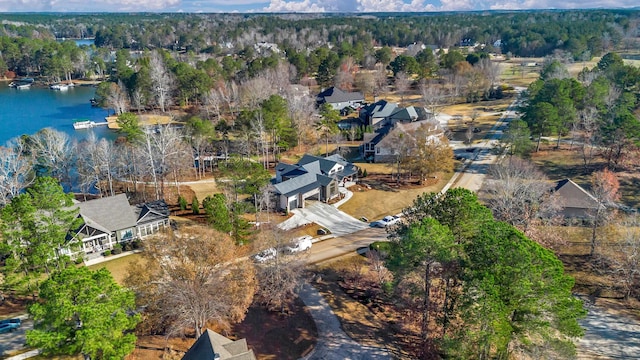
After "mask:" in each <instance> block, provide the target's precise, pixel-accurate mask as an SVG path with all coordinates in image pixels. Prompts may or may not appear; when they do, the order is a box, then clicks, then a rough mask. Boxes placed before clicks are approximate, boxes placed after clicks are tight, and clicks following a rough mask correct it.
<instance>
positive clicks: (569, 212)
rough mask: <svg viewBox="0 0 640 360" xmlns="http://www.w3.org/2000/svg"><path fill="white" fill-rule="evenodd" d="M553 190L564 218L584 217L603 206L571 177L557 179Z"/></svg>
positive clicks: (589, 215)
mask: <svg viewBox="0 0 640 360" xmlns="http://www.w3.org/2000/svg"><path fill="white" fill-rule="evenodd" d="M554 191H555V193H556V196H558V198H559V199H560V201H561V204H562V211H561V212H560V214H561V215H563V216H564V217H565V218H576V219H586V218H589V217H592V216H593V215H592V214H593V213H594V212H595V211H596V210H598V208H604V205H603V204H602V203H601V202H599V201H598V199H596V198H595V196H593V195H591V194H590V193H589V192H588V191H587V190H585V189H584V188H583V187H581V186H580V185H578V184H576V183H575V182H573V180H571V179H564V180H560V181H558V183H557V184H556V187H555V189H554Z"/></svg>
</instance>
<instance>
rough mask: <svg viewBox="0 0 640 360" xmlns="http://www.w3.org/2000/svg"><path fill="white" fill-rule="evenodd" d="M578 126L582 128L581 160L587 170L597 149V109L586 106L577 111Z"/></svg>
mask: <svg viewBox="0 0 640 360" xmlns="http://www.w3.org/2000/svg"><path fill="white" fill-rule="evenodd" d="M579 118H580V127H581V128H582V136H581V137H580V140H581V142H582V144H581V147H580V148H581V151H582V161H583V165H584V171H585V172H587V171H588V169H589V166H590V165H591V161H592V160H593V157H594V156H595V153H596V152H597V150H598V141H597V134H598V122H597V121H598V110H597V109H596V108H594V107H592V106H589V107H586V108H584V109H582V110H580V112H579Z"/></svg>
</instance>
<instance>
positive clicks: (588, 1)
mask: <svg viewBox="0 0 640 360" xmlns="http://www.w3.org/2000/svg"><path fill="white" fill-rule="evenodd" d="M633 6H638V0H584V1H583V0H567V1H558V0H322V1H321V0H93V1H92V0H0V12H9V11H10V12H42V11H57V12H73V11H80V12H144V11H151V12H153V11H156V12H163V11H166V12H220V11H225V12H236V11H237V12H255V11H266V12H325V11H332V12H409V11H466V10H487V9H491V10H529V9H578V8H582V9H584V8H626V7H633Z"/></svg>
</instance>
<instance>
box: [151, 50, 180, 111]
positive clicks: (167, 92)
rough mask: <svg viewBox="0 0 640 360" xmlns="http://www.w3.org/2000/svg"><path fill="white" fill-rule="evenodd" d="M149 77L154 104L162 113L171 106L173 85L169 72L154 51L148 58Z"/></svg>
mask: <svg viewBox="0 0 640 360" xmlns="http://www.w3.org/2000/svg"><path fill="white" fill-rule="evenodd" d="M149 76H150V77H151V83H152V86H153V89H152V91H153V92H154V93H155V95H156V103H157V104H158V106H160V110H161V111H162V112H165V111H166V108H167V106H169V105H171V93H172V92H173V88H174V83H175V81H173V77H172V76H171V72H170V71H169V70H168V69H167V67H166V65H165V63H164V60H163V59H162V56H161V55H160V54H159V53H158V52H157V51H154V52H152V53H151V56H150V58H149Z"/></svg>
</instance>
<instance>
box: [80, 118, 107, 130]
mask: <svg viewBox="0 0 640 360" xmlns="http://www.w3.org/2000/svg"><path fill="white" fill-rule="evenodd" d="M107 124H108V123H107V122H106V121H105V122H95V121H91V120H83V121H76V122H74V123H73V128H74V129H76V130H81V129H91V128H94V127H96V126H106V125H107Z"/></svg>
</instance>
